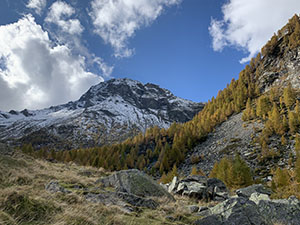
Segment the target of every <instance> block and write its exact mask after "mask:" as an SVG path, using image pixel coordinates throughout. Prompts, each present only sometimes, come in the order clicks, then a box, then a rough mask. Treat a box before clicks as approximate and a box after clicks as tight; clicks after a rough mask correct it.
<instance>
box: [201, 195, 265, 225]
mask: <svg viewBox="0 0 300 225" xmlns="http://www.w3.org/2000/svg"><path fill="white" fill-rule="evenodd" d="M210 213H211V215H215V216H218V217H217V218H219V219H218V220H219V222H223V224H243V225H253V224H255V225H269V224H270V225H271V223H270V222H268V220H266V219H265V218H264V217H263V216H262V214H261V213H260V211H259V209H258V207H257V205H256V204H255V203H254V202H252V201H250V200H248V199H246V198H242V197H237V198H230V199H228V200H226V201H224V202H221V203H219V204H218V205H216V206H214V207H212V208H210ZM200 224H201V223H200Z"/></svg>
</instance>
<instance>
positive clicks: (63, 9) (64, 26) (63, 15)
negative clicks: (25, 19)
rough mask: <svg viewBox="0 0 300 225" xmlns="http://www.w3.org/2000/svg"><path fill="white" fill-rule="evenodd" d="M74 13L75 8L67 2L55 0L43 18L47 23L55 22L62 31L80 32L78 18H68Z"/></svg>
mask: <svg viewBox="0 0 300 225" xmlns="http://www.w3.org/2000/svg"><path fill="white" fill-rule="evenodd" d="M74 13H75V9H74V8H73V7H72V6H70V5H69V4H67V3H65V2H62V1H57V2H54V3H53V4H52V5H51V7H50V11H49V13H48V15H47V17H46V19H45V21H46V22H48V23H54V24H56V25H57V26H58V27H59V28H60V29H61V30H62V31H63V32H65V33H69V34H71V35H74V34H81V33H82V31H83V27H82V25H81V23H80V21H79V20H78V19H70V17H71V16H72V15H73V14H74Z"/></svg>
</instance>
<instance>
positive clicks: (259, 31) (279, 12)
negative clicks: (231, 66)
mask: <svg viewBox="0 0 300 225" xmlns="http://www.w3.org/2000/svg"><path fill="white" fill-rule="evenodd" d="M299 10H300V1H299V0H284V1H283V0H263V1H262V0H251V1H249V0H230V1H229V2H228V3H226V4H224V5H223V7H222V12H223V19H222V20H216V19H212V20H211V25H210V27H209V32H210V35H211V36H212V38H213V49H214V50H215V51H222V50H223V48H224V47H226V46H231V47H232V46H233V47H237V48H239V49H242V50H245V51H246V52H248V54H249V55H248V56H247V57H246V58H244V59H242V60H241V63H244V62H247V61H249V60H250V59H251V58H252V57H253V56H255V54H256V53H258V52H259V51H260V49H261V47H263V45H264V44H265V43H266V42H267V41H268V40H269V39H270V38H271V36H272V35H273V34H274V33H275V32H277V30H279V29H280V28H281V27H283V26H284V25H285V24H286V23H287V22H288V19H289V18H291V17H292V16H293V15H294V14H295V13H299Z"/></svg>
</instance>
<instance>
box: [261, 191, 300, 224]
mask: <svg viewBox="0 0 300 225" xmlns="http://www.w3.org/2000/svg"><path fill="white" fill-rule="evenodd" d="M258 208H259V211H260V213H261V215H264V217H265V218H266V220H268V221H271V222H273V223H279V224H280V223H281V224H291V225H296V224H300V204H299V200H295V198H294V197H292V198H289V199H282V200H272V201H270V200H260V201H259V203H258Z"/></svg>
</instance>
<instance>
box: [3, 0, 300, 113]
mask: <svg viewBox="0 0 300 225" xmlns="http://www.w3.org/2000/svg"><path fill="white" fill-rule="evenodd" d="M299 9H300V1H298V0H264V1H261V0H253V1H248V0H115V1H113V0H89V1H80V0H65V1H62V0H61V1H56V0H14V1H9V0H1V1H0V110H10V109H17V110H21V109H24V108H29V109H37V108H43V107H48V106H50V105H56V104H61V103H65V102H68V101H70V100H76V99H77V98H79V97H80V95H81V94H83V93H84V92H85V91H86V90H87V89H88V88H89V87H90V86H91V85H94V84H97V83H98V82H101V81H103V80H107V79H111V78H123V77H127V78H131V79H135V80H139V81H141V82H143V83H147V82H151V83H155V84H158V85H160V86H161V87H163V88H167V89H169V90H170V91H172V92H173V93H174V94H175V95H176V96H179V97H182V98H186V99H190V100H193V101H196V102H199V101H201V102H206V101H207V100H208V99H210V98H211V97H212V96H215V95H216V94H217V92H218V91H219V90H220V89H223V88H224V87H226V84H227V83H229V82H230V81H231V79H232V78H237V77H238V73H239V72H240V71H241V70H242V69H243V67H244V66H245V64H244V63H247V61H248V60H249V59H250V58H251V57H253V56H255V54H257V52H258V51H259V49H260V48H261V47H262V46H263V44H264V43H265V42H266V41H267V40H268V39H269V38H270V37H271V35H272V34H273V33H274V32H276V31H277V30H278V29H280V28H281V27H282V26H283V25H284V24H285V23H287V21H288V19H289V18H290V17H292V16H293V14H295V13H299ZM265 18H269V19H268V20H266V19H265Z"/></svg>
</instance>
